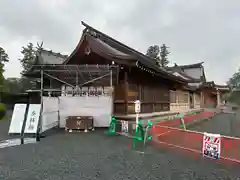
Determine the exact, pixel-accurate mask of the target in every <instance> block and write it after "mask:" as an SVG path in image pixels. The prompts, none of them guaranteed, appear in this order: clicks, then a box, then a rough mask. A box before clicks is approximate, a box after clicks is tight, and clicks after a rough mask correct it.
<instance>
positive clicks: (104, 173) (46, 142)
mask: <svg viewBox="0 0 240 180" xmlns="http://www.w3.org/2000/svg"><path fill="white" fill-rule="evenodd" d="M4 123H6V122H0V127H1V128H2V127H3V126H2V125H3V124H4ZM1 128H0V129H1ZM1 135H2V134H1ZM4 137H6V135H5V136H4ZM130 143H131V140H130V139H127V138H125V137H121V136H119V137H112V136H107V135H105V134H104V133H103V131H100V130H99V131H96V132H93V133H63V132H62V133H58V134H55V135H52V136H48V137H46V138H44V139H42V140H41V142H39V143H37V144H26V145H21V146H16V147H10V148H4V149H0V179H1V180H5V179H8V180H19V179H21V180H34V179H41V180H44V179H48V180H60V179H61V180H76V179H81V180H94V179H99V180H127V179H131V180H135V179H136V180H160V179H163V180H170V179H173V180H183V179H184V180H188V179H192V180H197V179H198V180H201V179H202V180H206V179H208V180H211V179H212V180H216V179H232V180H237V178H238V177H240V172H239V170H238V168H239V167H235V166H234V167H227V166H225V165H220V164H217V163H215V162H212V161H208V160H203V159H198V160H196V159H192V158H187V157H185V156H182V155H181V154H176V153H175V152H171V151H169V150H166V149H155V148H153V147H151V146H149V147H147V148H146V149H145V150H144V151H145V154H142V153H140V152H138V151H134V150H132V149H131V148H129V147H128V145H129V144H130Z"/></svg>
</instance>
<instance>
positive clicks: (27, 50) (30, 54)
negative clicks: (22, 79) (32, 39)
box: [19, 43, 37, 75]
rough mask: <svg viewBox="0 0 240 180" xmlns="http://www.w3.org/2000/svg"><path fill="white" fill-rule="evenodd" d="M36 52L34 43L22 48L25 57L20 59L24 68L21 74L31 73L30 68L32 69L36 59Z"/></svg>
mask: <svg viewBox="0 0 240 180" xmlns="http://www.w3.org/2000/svg"><path fill="white" fill-rule="evenodd" d="M36 51H37V49H36V48H35V47H34V45H33V43H29V44H27V46H23V47H22V51H21V53H22V55H23V57H22V58H20V59H19V61H20V63H21V65H22V68H23V70H22V72H21V74H22V75H23V74H25V73H27V72H29V70H30V68H31V67H32V65H33V63H34V60H35V58H36Z"/></svg>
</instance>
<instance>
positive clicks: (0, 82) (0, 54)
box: [0, 47, 9, 92]
mask: <svg viewBox="0 0 240 180" xmlns="http://www.w3.org/2000/svg"><path fill="white" fill-rule="evenodd" d="M6 62H9V57H8V54H7V53H6V51H5V50H4V49H3V48H2V47H0V91H1V92H4V91H6V86H5V82H4V81H5V78H4V75H3V73H4V65H5V63H6Z"/></svg>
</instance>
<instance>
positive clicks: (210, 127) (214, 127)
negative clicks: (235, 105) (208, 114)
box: [189, 112, 240, 137]
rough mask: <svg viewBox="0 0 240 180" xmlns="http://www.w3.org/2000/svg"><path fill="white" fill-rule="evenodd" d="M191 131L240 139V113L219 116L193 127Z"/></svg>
mask: <svg viewBox="0 0 240 180" xmlns="http://www.w3.org/2000/svg"><path fill="white" fill-rule="evenodd" d="M189 129H190V130H195V131H200V132H208V133H216V134H221V135H226V136H234V137H240V112H238V113H237V114H236V115H234V114H218V115H216V116H215V117H214V118H212V119H211V120H209V121H204V122H202V123H199V124H198V125H193V126H192V127H190V128H189Z"/></svg>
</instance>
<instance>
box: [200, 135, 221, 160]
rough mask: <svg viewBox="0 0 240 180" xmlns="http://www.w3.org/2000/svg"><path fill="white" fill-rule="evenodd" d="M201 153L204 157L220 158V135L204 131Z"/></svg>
mask: <svg viewBox="0 0 240 180" xmlns="http://www.w3.org/2000/svg"><path fill="white" fill-rule="evenodd" d="M202 153H203V156H205V157H209V158H213V159H220V153H221V135H220V134H210V133H204V136H203V148H202Z"/></svg>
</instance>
